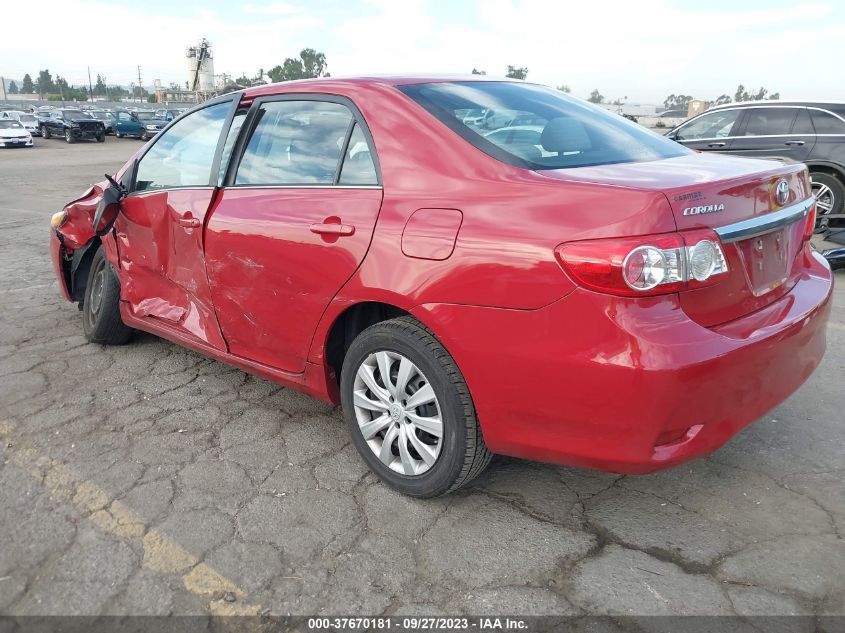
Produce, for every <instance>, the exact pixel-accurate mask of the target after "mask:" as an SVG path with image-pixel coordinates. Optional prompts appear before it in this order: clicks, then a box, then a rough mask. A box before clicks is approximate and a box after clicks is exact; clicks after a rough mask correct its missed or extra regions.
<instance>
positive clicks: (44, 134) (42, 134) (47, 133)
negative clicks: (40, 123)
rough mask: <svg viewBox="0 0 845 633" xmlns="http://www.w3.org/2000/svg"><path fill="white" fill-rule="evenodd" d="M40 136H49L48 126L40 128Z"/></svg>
mask: <svg viewBox="0 0 845 633" xmlns="http://www.w3.org/2000/svg"><path fill="white" fill-rule="evenodd" d="M41 137H42V138H50V128H48V127H47V126H46V125H45V126H44V127H42V128H41Z"/></svg>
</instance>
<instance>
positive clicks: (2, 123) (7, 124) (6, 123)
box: [0, 119, 23, 130]
mask: <svg viewBox="0 0 845 633" xmlns="http://www.w3.org/2000/svg"><path fill="white" fill-rule="evenodd" d="M22 127H23V126H22V125H21V124H20V123H18V122H17V121H10V120H9V119H0V130H8V129H9V128H14V129H18V128H22Z"/></svg>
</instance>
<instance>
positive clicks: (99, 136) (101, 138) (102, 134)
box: [97, 132, 106, 143]
mask: <svg viewBox="0 0 845 633" xmlns="http://www.w3.org/2000/svg"><path fill="white" fill-rule="evenodd" d="M97 142H98V143H105V142H106V133H105V132H100V133H99V134H97Z"/></svg>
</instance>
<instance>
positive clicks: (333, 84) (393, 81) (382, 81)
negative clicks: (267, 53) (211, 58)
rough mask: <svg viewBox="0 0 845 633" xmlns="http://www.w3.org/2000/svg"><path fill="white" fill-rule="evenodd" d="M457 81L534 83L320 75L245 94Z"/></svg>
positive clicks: (481, 77) (471, 77)
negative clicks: (290, 89)
mask: <svg viewBox="0 0 845 633" xmlns="http://www.w3.org/2000/svg"><path fill="white" fill-rule="evenodd" d="M455 81H461V82H465V81H475V82H509V83H532V82H523V81H521V80H519V79H509V78H506V77H488V76H487V75H465V74H455V75H450V74H431V75H426V74H415V75H360V76H352V77H319V78H317V79H296V80H294V81H282V82H277V83H272V84H264V85H262V86H254V87H252V88H245V89H244V90H242V91H241V92H243V94H244V96H246V97H248V98H251V97H259V96H262V95H272V94H277V93H280V92H290V91H289V90H288V87H289V86H292V87H294V88H295V87H297V86H308V89H309V91H313V90H319V89H320V88H321V87H325V88H327V89H329V88H337V87H338V86H343V85H346V86H350V87H353V86H357V87H366V86H373V87H375V86H406V85H410V84H424V83H446V82H455Z"/></svg>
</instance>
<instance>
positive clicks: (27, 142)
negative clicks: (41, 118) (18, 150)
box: [0, 118, 32, 147]
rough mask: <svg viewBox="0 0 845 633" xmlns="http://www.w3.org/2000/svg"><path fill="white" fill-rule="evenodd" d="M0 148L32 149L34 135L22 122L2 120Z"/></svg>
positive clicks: (0, 125) (0, 120)
mask: <svg viewBox="0 0 845 633" xmlns="http://www.w3.org/2000/svg"><path fill="white" fill-rule="evenodd" d="M0 147H32V135H31V134H30V133H29V131H28V130H27V129H26V128H25V127H24V126H23V124H21V122H20V121H16V120H14V119H2V118H0Z"/></svg>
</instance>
